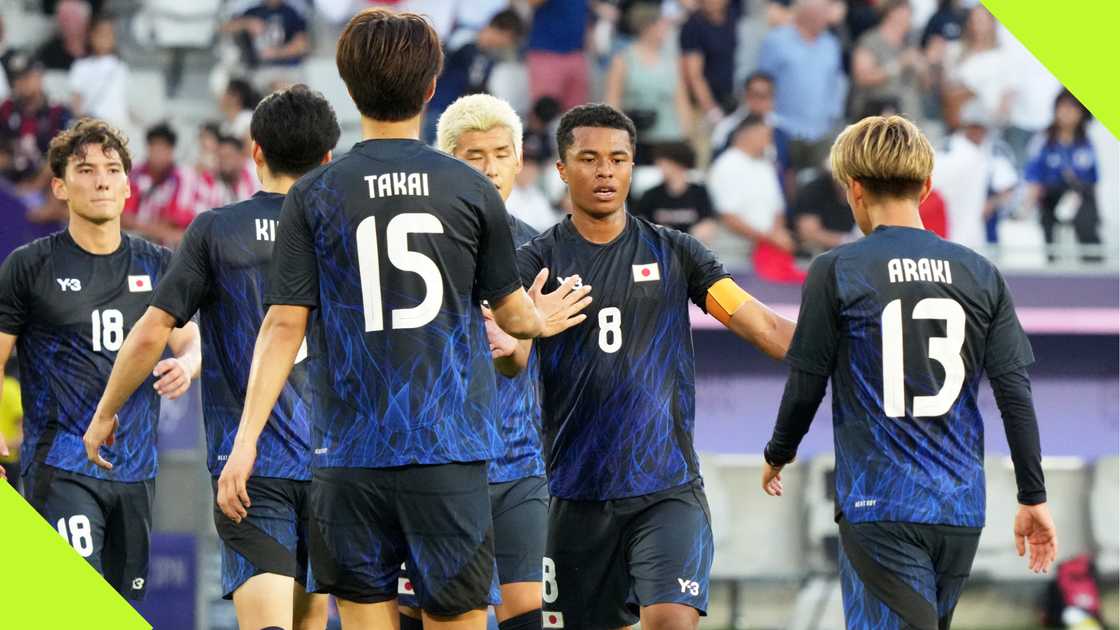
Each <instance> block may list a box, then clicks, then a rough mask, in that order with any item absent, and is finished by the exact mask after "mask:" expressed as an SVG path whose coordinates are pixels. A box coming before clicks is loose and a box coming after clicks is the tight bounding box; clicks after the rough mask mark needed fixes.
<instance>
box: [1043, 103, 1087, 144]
mask: <svg viewBox="0 0 1120 630" xmlns="http://www.w3.org/2000/svg"><path fill="white" fill-rule="evenodd" d="M1065 100H1069V101H1073V103H1074V105H1077V107H1078V108H1079V109H1081V122H1080V123H1078V124H1077V128H1076V129H1074V130H1073V138H1074V140H1075V141H1077V142H1083V141H1084V140H1085V138H1087V137H1088V131H1087V128H1088V127H1089V122H1090V121H1091V120H1093V113H1092V112H1090V111H1089V108H1088V107H1085V104H1084V103H1082V102H1081V100H1080V99H1078V98H1077V97H1076V96H1074V95H1073V92H1070V91H1069V90H1062V91H1061V92H1059V93H1058V95H1057V96H1056V97H1054V113H1055V116H1054V121H1053V122H1051V123H1050V126H1049V127H1047V128H1046V140H1047V141H1048V142H1055V141H1057V139H1058V117H1057V115H1056V114H1057V113H1058V103H1061V102H1062V101H1065Z"/></svg>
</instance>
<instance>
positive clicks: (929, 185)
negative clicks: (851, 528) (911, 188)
mask: <svg viewBox="0 0 1120 630" xmlns="http://www.w3.org/2000/svg"><path fill="white" fill-rule="evenodd" d="M932 191H933V176H932V175H931V176H929V177H927V178H926V181H924V182H922V194H921V195H919V196H918V203H919V204H921V203H922V202H924V201H925V200H926V197H929V194H930V192H932Z"/></svg>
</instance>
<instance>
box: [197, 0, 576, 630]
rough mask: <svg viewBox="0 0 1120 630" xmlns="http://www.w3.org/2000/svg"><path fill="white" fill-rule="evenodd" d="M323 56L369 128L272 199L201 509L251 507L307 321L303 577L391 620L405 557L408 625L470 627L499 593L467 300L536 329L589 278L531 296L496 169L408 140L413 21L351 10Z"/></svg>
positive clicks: (423, 67)
mask: <svg viewBox="0 0 1120 630" xmlns="http://www.w3.org/2000/svg"><path fill="white" fill-rule="evenodd" d="M337 62H338V68H339V73H340V75H341V76H342V79H343V80H344V81H345V82H346V85H347V88H348V89H349V92H350V95H351V96H352V97H353V99H354V102H355V104H356V105H357V108H358V111H359V112H360V113H361V115H362V122H361V124H362V132H363V136H364V137H365V138H366V140H365V141H363V142H360V143H358V144H357V145H355V146H354V147H353V148H352V149H351V150H350V152H349V153H347V154H346V156H345V157H342V158H340V159H338V160H336V161H334V162H332V163H330V164H328V165H326V166H323V167H319V168H317V169H314V170H312V171H311V172H309V173H308V174H307V175H305V176H304V177H303V178H301V179H300V181H299V182H297V183H296V185H294V186H293V187H292V188H291V190H290V191H289V193H288V196H287V198H286V199H285V200H284V208H283V210H282V212H281V215H280V222H279V224H278V226H277V240H276V247H275V255H274V257H273V260H272V267H271V270H270V276H269V288H268V292H267V294H266V296H265V303H266V304H269V305H270V308H269V310H268V312H267V314H266V315H265V318H264V321H263V323H262V324H261V331H260V334H259V336H258V338H257V343H256V347H255V348H254V354H253V362H252V367H251V369H250V372H249V385H248V390H247V392H246V402H245V409H244V412H243V413H242V417H241V423H240V426H239V427H238V431H237V435H236V436H235V438H234V445H233V450H232V451H231V453H230V456H229V459H228V460H227V462H226V465H225V468H224V469H223V471H222V474H221V476H220V478H219V480H218V505H219V506H220V507H221V509H222V511H223V512H224V513H225V514H226V515H227V516H229V517H230V518H231V519H233V520H234V521H240V520H242V519H244V518H245V517H246V515H247V509H248V508H251V507H252V501H251V498H250V497H249V496H248V494H247V490H246V482H247V480H248V478H249V477H250V474H251V473H252V471H253V466H254V462H255V460H256V458H257V451H258V447H257V443H258V438H259V436H260V433H261V431H262V429H263V428H264V426H265V425H266V423H267V420H268V417H269V414H270V412H271V410H272V408H273V405H274V404H275V402H276V398H277V395H278V394H279V393H280V390H281V388H282V387H283V385H284V383H285V381H286V379H287V377H288V373H289V371H290V370H291V368H292V364H293V362H294V360H295V358H296V353H297V351H298V349H299V345H300V342H301V340H302V339H303V338H304V335H305V334H307V335H308V337H309V338H308V345H309V347H311V348H314V349H316V354H317V355H319V356H316V357H315V358H313V359H312V361H311V365H310V371H311V375H310V379H311V383H312V389H313V391H314V393H315V395H314V402H313V404H312V414H311V447H312V449H313V451H312V460H311V468H312V481H311V492H310V503H311V514H312V517H311V523H310V563H311V568H312V578H313V580H312V581H313V587H314V590H316V591H317V592H324V593H329V594H333V595H335V596H336V598H337V600H338V602H339V612H340V614H341V616H342V623H343V626H344V627H346V628H366V627H395V626H396V625H397V623H398V622H399V614H398V610H397V605H396V596H397V589H398V578H399V576H400V567H401V564H402V563H403V562H406V561H407V564H408V567H409V570H410V573H409V575H410V578H411V581H412V584H413V585H414V587H415V591H416V597H417V601H418V603H419V605H420V607H421V609H422V610H423V617H424V626H425V627H429V628H441V627H446V626H447V625H454V626H455V627H463V628H482V627H484V626H485V623H486V613H485V610H486V607H487V605H488V604H489V603H491V602H492V601H494V600H495V599H496V597H497V595H498V583H497V580H496V579H495V578H496V575H495V559H494V547H493V529H492V523H491V516H490V495H489V490H488V483H487V476H486V461H488V460H491V459H495V458H497V457H499V456H501V455H502V454H503V453H504V450H505V444H504V442H503V440H502V439H501V435H500V432H499V427H498V425H497V422H496V417H497V410H496V408H495V400H494V398H495V396H494V394H495V388H496V386H495V380H494V368H493V366H492V363H491V361H492V359H491V353H490V351H489V346H488V344H487V340H486V333H485V327H484V324H483V316H482V311H481V309H480V308H479V305H480V303H481V301H483V300H485V301H487V302H488V303H489V304H490V305H491V306H492V308H493V316H494V319H495V321H496V323H497V324H499V325H500V326H501V327H502V328H503V329H504V330H506V331H507V332H509V333H511V334H513V335H515V336H517V337H534V336H537V335H540V334H542V333H544V334H553V333H555V332H557V331H559V330H563V329H564V327H565V326H570V325H572V324H574V323H578V322H579V321H582V318H581V317H579V316H576V317H572V315H573V314H574V313H575V312H577V311H578V310H579V309H581V308H583V307H584V306H586V304H587V303H588V301H589V298H588V297H587V295H586V294H587V292H588V291H587V290H586V289H579V290H574V289H573V286H574V285H575V282H574V281H572V282H569V283H567V284H566V285H565V286H564V288H563V290H561V291H554V292H552V293H549V294H547V295H542V294H541V293H540V284H542V283H543V279H542V280H541V282H538V283H537V284H535V285H533V286H532V287H531V290H530V292H531V293H532V294H533V296H534V297H535V299H536V300H537V306H534V302H533V299H531V297H530V295H529V294H527V292H526V291H525V290H524V289H522V284H521V280H520V278H519V277H518V274H517V269H516V259H515V254H514V248H513V239H512V237H511V235H510V231H509V223H508V221H507V219H506V212H505V207H504V206H503V205H502V200H501V197H500V196H499V194H498V191H497V189H496V188H495V187H494V184H493V183H491V182H490V181H489V180H487V179H486V178H485V177H484V176H482V175H480V174H479V173H477V172H476V171H475V170H474V169H472V168H470V167H469V166H467V165H466V164H464V163H462V162H460V161H459V160H456V159H455V158H453V157H451V156H449V155H446V154H444V153H441V152H439V151H436V150H435V149H432V148H430V147H428V146H427V145H425V144H423V143H422V142H420V141H419V140H418V138H419V133H420V120H421V113H422V109H423V106H424V103H425V102H426V101H427V100H428V99H430V98H431V96H432V92H433V91H434V89H435V77H436V76H437V75H438V74H439V70H440V65H441V63H442V52H441V50H440V44H439V39H438V38H437V36H436V34H435V32H434V31H433V30H432V28H431V26H430V25H429V24H428V23H427V22H426V21H425V20H424V19H423V18H421V17H420V16H418V15H416V14H413V13H394V12H391V11H388V10H384V9H367V10H364V11H362V12H360V13H358V14H357V15H355V16H354V17H353V18H352V19H351V20H350V22H349V24H348V25H347V26H346V28H345V30H344V31H343V33H342V35H341V37H340V39H339V42H338V52H337ZM312 310H316V312H317V323H316V324H315V325H313V326H311V327H308V325H307V323H308V318H309V316H310V314H311V311H312ZM320 356H321V358H320ZM309 586H311V585H309Z"/></svg>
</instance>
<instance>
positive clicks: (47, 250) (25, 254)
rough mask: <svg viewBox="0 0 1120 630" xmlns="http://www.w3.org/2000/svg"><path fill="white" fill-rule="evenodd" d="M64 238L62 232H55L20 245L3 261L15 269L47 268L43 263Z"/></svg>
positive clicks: (26, 270)
mask: <svg viewBox="0 0 1120 630" xmlns="http://www.w3.org/2000/svg"><path fill="white" fill-rule="evenodd" d="M61 239H62V232H61V231H60V232H55V233H53V234H47V235H46V236H40V237H39V238H37V239H35V240H33V241H30V242H28V243H25V244H23V245H20V246H19V247H17V248H15V249H14V250H12V252H11V253H10V254H8V257H7V258H5V259H4V260H3V261H2V262H3V264H4V266H6V267H9V266H10V267H11V268H12V269H15V270H20V271H23V272H30V271H33V270H35V269H42V268H45V267H44V266H43V263H45V262H46V261H47V259H49V258H50V256H51V254H53V253H54V251H55V249H56V248H57V247H58V245H59V243H60V241H61Z"/></svg>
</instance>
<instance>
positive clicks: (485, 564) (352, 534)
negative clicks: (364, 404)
mask: <svg viewBox="0 0 1120 630" xmlns="http://www.w3.org/2000/svg"><path fill="white" fill-rule="evenodd" d="M310 541H311V569H312V577H311V580H310V583H309V584H308V587H309V588H310V589H312V590H314V591H315V592H318V593H329V594H331V595H334V596H336V597H339V598H341V599H345V600H348V601H352V602H358V603H375V602H382V601H388V600H391V599H393V598H395V597H396V596H397V591H398V588H399V586H400V576H401V566H402V564H404V563H407V564H408V566H409V567H410V568H411V569H412V572H411V574H410V578H411V579H410V582H411V585H412V586H413V588H414V589H415V591H416V598H417V601H418V603H419V604H420V608H422V609H424V610H425V611H427V612H429V613H431V614H434V615H446V616H451V615H459V614H462V613H465V612H468V611H471V610H478V609H482V608H486V607H487V606H488V605H490V604H492V603H497V602H498V601H500V600H499V591H498V579H497V577H498V576H497V567H496V566H495V561H494V527H493V524H492V521H491V516H490V494H489V484H488V483H487V481H486V463H485V462H470V463H451V464H439V465H431V466H403V467H399V468H320V469H317V470H315V472H314V477H313V479H312V481H311V522H310Z"/></svg>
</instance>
